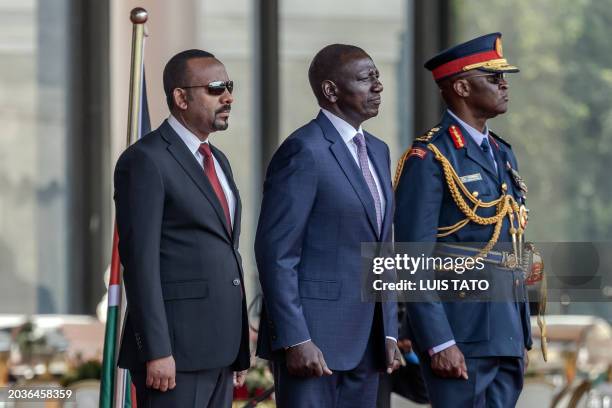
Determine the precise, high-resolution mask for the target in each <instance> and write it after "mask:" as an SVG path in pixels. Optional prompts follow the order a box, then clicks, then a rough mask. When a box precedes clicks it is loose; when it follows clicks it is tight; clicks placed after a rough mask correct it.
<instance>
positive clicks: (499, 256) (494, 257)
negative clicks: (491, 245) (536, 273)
mask: <svg viewBox="0 0 612 408" xmlns="http://www.w3.org/2000/svg"><path fill="white" fill-rule="evenodd" d="M480 251H481V249H479V248H470V247H466V246H462V245H453V244H438V246H437V249H436V255H438V256H440V255H443V256H450V257H453V258H467V257H476V256H477V255H478V254H479V253H480ZM480 259H482V261H483V262H485V263H488V264H492V265H495V266H497V267H499V268H502V269H518V268H519V265H518V264H517V262H516V256H515V255H514V253H512V252H506V251H489V252H487V256H486V257H480Z"/></svg>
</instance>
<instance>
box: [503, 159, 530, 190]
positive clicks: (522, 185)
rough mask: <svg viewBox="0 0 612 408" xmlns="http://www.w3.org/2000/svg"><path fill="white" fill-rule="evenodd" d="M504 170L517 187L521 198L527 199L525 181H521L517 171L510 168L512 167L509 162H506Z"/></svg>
mask: <svg viewBox="0 0 612 408" xmlns="http://www.w3.org/2000/svg"><path fill="white" fill-rule="evenodd" d="M506 169H507V170H508V171H509V172H510V175H511V176H512V181H513V182H514V185H515V186H517V187H518V188H519V190H521V195H522V196H523V198H527V193H528V192H529V190H528V189H527V184H525V181H524V180H523V178H522V177H521V175H520V174H519V173H518V171H516V170H515V169H513V168H512V165H511V164H510V162H509V161H507V162H506Z"/></svg>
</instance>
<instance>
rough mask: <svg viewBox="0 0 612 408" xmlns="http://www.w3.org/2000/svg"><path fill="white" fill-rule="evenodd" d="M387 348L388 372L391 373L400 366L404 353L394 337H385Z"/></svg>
mask: <svg viewBox="0 0 612 408" xmlns="http://www.w3.org/2000/svg"><path fill="white" fill-rule="evenodd" d="M385 350H386V354H387V374H391V373H392V372H394V371H395V370H397V369H398V368H399V367H400V364H401V361H402V353H401V351H400V349H399V348H398V347H397V342H396V341H395V340H392V339H385Z"/></svg>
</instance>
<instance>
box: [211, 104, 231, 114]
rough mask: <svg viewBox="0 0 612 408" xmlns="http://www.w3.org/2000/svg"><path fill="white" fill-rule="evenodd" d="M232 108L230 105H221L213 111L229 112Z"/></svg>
mask: <svg viewBox="0 0 612 408" xmlns="http://www.w3.org/2000/svg"><path fill="white" fill-rule="evenodd" d="M231 110H232V105H223V106H222V107H220V108H219V109H217V110H216V111H215V113H222V112H229V111H231Z"/></svg>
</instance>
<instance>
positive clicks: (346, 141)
mask: <svg viewBox="0 0 612 408" xmlns="http://www.w3.org/2000/svg"><path fill="white" fill-rule="evenodd" d="M308 78H309V81H310V85H311V87H312V89H313V91H314V94H315V96H316V98H317V101H318V103H319V106H320V107H321V111H320V112H319V114H318V116H317V117H316V119H314V120H312V121H310V122H309V123H308V124H306V125H305V126H303V127H301V128H299V129H298V130H296V131H295V132H294V133H293V134H292V135H291V136H289V137H288V138H287V139H286V140H285V141H284V142H283V143H282V145H281V146H280V147H279V149H278V150H277V152H276V153H275V154H274V157H273V158H272V161H271V162H270V165H269V167H268V171H267V175H266V180H265V184H264V197H263V203H262V207H261V214H260V217H259V225H258V228H257V236H256V242H255V253H256V258H257V266H258V269H259V278H260V281H261V284H262V289H263V294H264V301H265V302H264V310H263V312H262V319H261V325H260V332H259V339H258V354H259V356H261V357H263V358H266V359H271V360H273V362H274V379H275V390H276V400H277V404H278V407H280V408H285V407H290V408H300V407H316V408H336V407H347V408H348V407H350V408H358V407H364V408H366V407H367V408H370V407H374V406H375V404H376V390H377V386H378V370H379V369H387V370H388V371H392V370H393V369H395V368H397V366H398V365H399V358H400V356H399V351H398V350H397V345H396V338H397V321H396V319H397V316H396V305H395V304H394V303H375V302H366V301H363V300H362V286H361V282H362V279H361V278H362V274H361V262H362V259H361V243H362V242H388V241H390V240H391V225H392V218H393V195H392V189H391V176H390V159H389V149H388V147H387V145H386V144H385V143H384V142H382V141H381V140H379V139H377V138H376V137H374V136H373V135H371V134H369V133H367V132H365V131H363V129H362V128H361V124H362V123H363V122H364V121H366V120H367V119H369V118H372V117H374V116H376V115H377V114H378V107H379V105H380V102H381V95H380V94H381V92H382V90H383V86H382V84H381V82H380V81H379V73H378V69H377V68H376V66H375V65H374V62H373V61H372V59H371V58H370V56H369V55H368V54H366V53H365V51H363V50H362V49H360V48H358V47H355V46H350V45H341V44H334V45H329V46H327V47H325V48H323V49H322V50H321V51H319V53H318V54H317V55H316V56H315V57H314V59H313V61H312V63H311V65H310V69H309V72H308Z"/></svg>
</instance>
